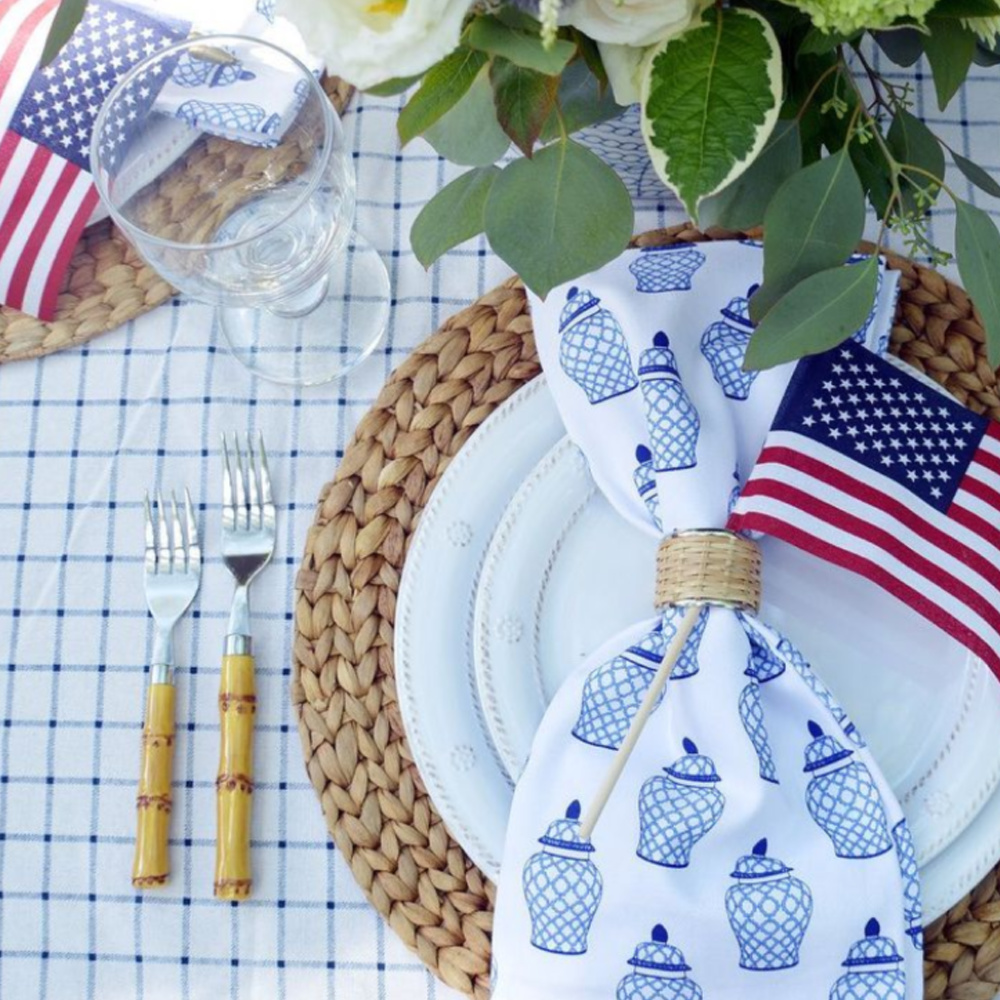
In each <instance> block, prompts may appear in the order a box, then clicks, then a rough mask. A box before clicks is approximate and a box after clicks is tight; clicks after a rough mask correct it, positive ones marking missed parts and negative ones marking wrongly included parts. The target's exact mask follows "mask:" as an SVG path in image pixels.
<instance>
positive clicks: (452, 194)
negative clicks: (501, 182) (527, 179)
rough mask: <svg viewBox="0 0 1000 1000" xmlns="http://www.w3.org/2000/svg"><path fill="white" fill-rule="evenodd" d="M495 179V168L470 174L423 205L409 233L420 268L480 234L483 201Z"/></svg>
mask: <svg viewBox="0 0 1000 1000" xmlns="http://www.w3.org/2000/svg"><path fill="white" fill-rule="evenodd" d="M499 176H500V168H499V167H479V168H478V169H476V170H470V171H469V172H468V173H465V174H462V176H461V177H456V178H455V180H453V181H452V182H451V183H450V184H448V185H446V186H445V187H443V188H441V190H440V191H438V193H437V194H436V195H434V197H433V198H431V200H430V201H429V202H427V204H426V205H424V207H423V208H422V209H421V210H420V214H419V215H418V216H417V217H416V219H414V221H413V226H412V227H411V229H410V245H411V246H412V247H413V252H414V253H415V254H416V255H417V260H419V261H420V263H421V264H423V265H424V267H430V266H431V264H433V263H434V261H436V260H437V259H438V257H440V256H441V254H443V253H446V252H447V251H448V250H450V249H451V248H452V247H457V246H458V244H459V243H464V242H465V241H466V240H471V239H472V237H473V236H478V235H479V233H481V232H482V231H483V228H484V209H485V207H486V199H487V198H488V197H489V193H490V189H491V188H492V187H493V184H494V182H495V181H496V179H497V177H499Z"/></svg>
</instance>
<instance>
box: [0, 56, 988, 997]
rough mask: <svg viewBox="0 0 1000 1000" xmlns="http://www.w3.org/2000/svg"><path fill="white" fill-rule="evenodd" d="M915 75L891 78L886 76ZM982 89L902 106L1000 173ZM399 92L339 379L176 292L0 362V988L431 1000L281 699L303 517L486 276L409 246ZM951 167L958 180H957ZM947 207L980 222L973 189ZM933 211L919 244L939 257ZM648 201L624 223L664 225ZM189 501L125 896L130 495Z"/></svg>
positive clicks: (137, 665) (939, 222)
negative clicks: (248, 584) (223, 769)
mask: <svg viewBox="0 0 1000 1000" xmlns="http://www.w3.org/2000/svg"><path fill="white" fill-rule="evenodd" d="M904 75H906V76H909V74H907V73H904V72H903V71H899V76H900V77H902V76H904ZM998 98H1000V73H997V72H996V71H986V70H980V71H977V72H976V73H975V74H974V76H973V79H972V81H971V82H970V84H969V85H968V86H967V87H966V88H965V89H964V90H963V91H962V92H960V93H959V95H958V96H957V97H956V99H955V101H954V102H953V105H952V107H951V108H950V109H949V110H948V112H947V113H946V114H944V115H942V114H941V113H939V112H938V111H937V106H936V102H935V101H934V97H933V87H932V85H931V84H930V80H929V77H927V76H926V75H921V76H920V77H919V79H918V81H917V87H916V92H915V111H916V113H918V114H921V115H923V116H925V117H926V118H927V120H928V121H929V122H931V123H932V124H933V125H934V126H935V128H936V130H937V131H938V132H939V134H941V135H942V137H943V138H944V140H945V141H946V142H948V143H949V144H950V145H952V146H953V147H954V148H955V149H956V150H957V151H959V152H960V153H962V154H964V155H966V156H969V157H971V158H973V159H974V160H976V162H978V163H981V164H983V165H984V166H985V167H986V168H988V169H989V170H990V171H991V172H992V173H993V174H994V175H995V176H1000V153H998V150H1000V116H998V115H997V112H996V108H997V106H998V104H1000V101H998ZM398 107H399V100H398V99H393V100H376V99H369V98H364V99H362V100H360V101H359V102H358V103H357V104H356V105H355V107H354V108H353V110H352V111H351V112H349V113H348V115H347V117H346V126H347V130H348V134H349V137H350V141H351V142H352V144H353V150H354V160H355V167H356V169H357V173H358V193H359V207H358V224H359V228H360V229H361V231H362V232H363V233H364V235H365V236H367V237H368V239H369V240H371V241H372V243H373V244H374V245H375V246H376V247H377V248H378V250H379V251H380V252H381V253H382V254H383V255H384V257H385V259H386V262H387V264H388V266H389V272H390V276H391V280H392V285H393V290H394V302H393V312H392V321H391V327H390V330H389V334H388V338H387V340H386V341H385V343H384V345H383V346H382V347H381V348H380V349H379V350H378V351H377V352H376V354H375V357H374V358H373V359H371V360H369V362H368V363H367V364H366V365H365V366H363V367H362V369H361V370H359V371H358V372H356V373H355V374H353V375H352V376H351V377H350V378H349V379H348V380H347V381H346V382H343V383H339V384H334V385H331V386H327V387H325V388H320V389H317V390H310V391H305V392H301V393H295V392H292V391H289V390H287V389H285V388H282V387H278V386H274V385H271V384H268V383H265V382H260V381H255V380H253V379H251V378H250V377H249V376H248V375H247V373H246V372H245V371H244V370H243V369H242V368H241V367H240V366H239V365H238V364H237V362H236V361H234V360H233V359H232V358H230V357H229V355H228V354H227V352H226V349H225V347H224V345H223V342H222V337H221V333H220V331H218V330H217V329H216V328H215V326H214V323H213V317H212V311H211V309H210V308H208V307H207V306H204V305H201V304H199V303H195V302H190V301H185V300H175V301H173V302H171V303H169V304H167V305H164V306H163V307H161V308H159V309H157V310H156V311H154V312H153V313H151V314H149V315H146V316H142V317H140V318H139V319H138V320H136V321H133V322H131V323H129V324H128V325H127V326H126V327H123V328H122V329H120V330H118V331H115V332H113V333H111V334H108V335H105V336H102V337H100V338H99V339H97V340H95V341H94V342H93V343H92V344H90V345H89V346H87V347H84V348H83V349H80V350H73V351H68V352H64V353H61V354H57V355H54V356H52V357H49V358H46V359H44V360H42V361H29V362H21V363H17V364H12V365H6V366H3V367H0V720H2V721H0V997H3V998H8V997H9V998H16V1000H27V998H35V997H38V998H62V997H66V996H73V997H74V998H80V1000H95V998H98V997H99V998H101V1000H126V998H129V1000H130V998H136V1000H160V998H170V1000H207V998H212V1000H217V998H221V997H226V998H229V1000H251V998H252V1000H265V998H266V1000H284V998H286V997H287V998H298V997H307V996H309V997H327V996H329V997H333V996H337V997H341V998H350V1000H369V998H371V1000H423V998H438V1000H446V998H448V1000H450V998H452V997H454V996H455V994H453V993H452V992H451V991H450V990H448V989H447V988H445V987H443V986H441V985H440V984H439V983H437V982H436V981H435V980H434V979H433V978H432V977H431V976H430V975H429V974H427V973H426V972H425V971H424V969H423V967H422V966H421V965H420V963H419V962H418V961H417V960H416V958H415V957H414V956H413V955H411V954H410V953H409V952H408V951H407V950H406V949H405V947H404V946H403V945H402V944H401V943H400V942H399V941H398V939H397V938H396V937H395V935H394V934H393V933H392V932H391V931H390V930H388V928H387V927H386V926H385V925H384V924H383V923H382V921H381V920H380V918H379V917H378V916H377V915H376V913H375V911H374V910H373V909H372V908H371V907H369V906H368V904H367V903H366V901H365V900H364V897H363V896H362V894H361V892H360V891H359V889H358V888H357V887H356V885H355V884H354V882H353V880H352V877H351V874H350V872H349V870H348V869H347V867H346V866H345V865H344V864H343V862H342V860H341V858H340V856H339V854H338V853H337V852H336V850H335V849H334V848H333V846H332V844H331V843H330V842H329V840H328V837H327V834H326V829H325V826H324V823H323V818H322V813H321V811H320V808H319V804H318V802H317V801H316V799H315V796H314V793H313V790H312V788H311V786H310V785H309V783H308V781H307V780H306V775H305V771H304V768H303V766H302V761H301V753H300V748H299V740H298V735H297V733H296V731H295V723H294V719H293V717H292V713H291V709H290V707H289V697H288V688H289V682H290V675H291V667H290V649H291V644H292V628H293V623H292V588H293V581H294V577H295V572H296V567H297V564H298V561H299V558H300V554H301V551H302V546H303V543H304V538H305V533H306V529H307V527H308V525H309V523H310V521H311V518H312V514H313V508H314V503H315V500H316V497H317V495H318V493H319V490H320V488H321V487H322V485H323V484H324V482H326V481H327V480H328V479H329V478H330V476H331V474H332V473H333V470H334V468H335V467H336V464H337V462H338V460H339V458H340V455H341V453H342V450H343V448H344V446H345V444H346V442H347V441H348V439H349V436H350V433H351V430H352V429H353V427H354V426H355V424H356V423H357V421H358V420H359V419H360V417H361V416H362V414H363V413H364V412H365V410H366V409H367V407H368V406H369V405H370V403H371V402H372V400H373V399H374V397H375V395H376V393H377V391H378V389H379V387H380V386H381V384H382V382H383V381H384V380H385V378H386V377H387V376H388V374H389V372H390V371H391V370H392V369H393V368H394V367H395V366H396V365H397V364H399V362H400V361H402V359H403V358H404V357H405V356H406V354H407V353H408V352H409V351H410V350H411V349H412V348H413V347H414V346H415V345H416V344H417V343H418V342H419V341H421V340H422V339H423V338H424V337H425V336H427V335H428V334H429V333H430V332H432V331H433V330H434V329H435V328H436V327H437V326H438V325H439V324H440V323H441V322H442V321H443V320H444V319H445V318H446V317H447V316H448V315H449V314H451V313H452V312H455V311H456V310H458V309H460V308H461V307H463V306H464V305H466V304H467V303H468V302H469V301H470V300H472V299H474V298H475V297H477V296H478V295H479V294H481V293H482V292H484V291H486V290H487V289H489V288H491V287H492V286H493V285H495V284H496V283H498V282H499V281H501V280H502V279H504V278H505V277H506V276H507V274H508V270H507V268H506V267H505V265H504V264H503V263H502V262H500V261H499V260H497V259H496V257H494V256H493V255H492V254H491V253H490V252H489V251H488V249H487V247H486V246H485V244H484V243H482V242H474V243H470V244H467V245H465V246H463V247H461V248H459V249H457V250H455V251H453V252H452V253H450V254H449V255H448V256H447V257H446V258H445V259H444V260H443V261H442V262H441V263H440V264H439V265H438V266H436V267H434V268H432V269H431V270H430V272H425V271H424V270H423V268H422V267H421V266H420V264H419V263H418V262H417V261H416V259H415V258H414V256H413V254H412V253H411V252H410V250H409V243H408V232H409V228H410V225H411V223H412V221H413V219H414V217H415V215H416V213H417V212H418V211H419V209H420V207H421V206H422V205H423V203H424V202H425V201H426V199H427V198H428V197H429V195H430V194H431V193H432V192H433V191H434V190H436V189H437V188H438V187H440V186H441V185H442V184H444V183H445V182H446V181H448V180H449V179H451V177H453V176H455V175H456V174H457V172H458V170H457V168H453V167H451V166H449V165H447V164H445V163H443V162H442V161H441V160H439V159H438V158H437V157H436V156H435V155H434V154H433V153H432V151H431V150H430V148H429V147H428V146H426V145H424V144H423V143H422V142H420V141H417V142H414V143H413V144H412V145H411V146H410V147H408V148H407V149H406V151H405V152H403V153H400V152H399V150H398V149H397V143H396V137H395V115H396V113H397V110H398ZM953 173H954V171H953ZM949 181H950V182H951V183H952V184H953V185H954V186H955V187H956V189H957V190H958V191H959V193H961V194H968V195H969V196H970V197H971V198H972V200H973V201H975V202H977V203H979V204H982V205H984V207H989V208H991V209H995V205H992V204H990V203H989V201H988V199H986V198H984V197H982V196H980V195H978V193H975V192H970V191H969V187H968V184H967V183H966V182H965V180H964V179H963V178H962V177H960V176H954V177H949ZM953 214H954V213H953V211H952V209H951V207H950V206H949V205H948V204H947V203H946V202H943V203H942V205H941V207H940V208H939V209H938V210H937V213H936V216H935V222H934V233H933V235H934V238H935V239H937V240H938V241H939V242H941V243H943V244H945V245H950V242H951V240H950V232H951V227H952V220H953ZM682 217H683V216H682V213H681V211H680V209H679V207H678V206H677V204H676V203H675V202H673V201H671V200H669V199H666V198H665V199H664V201H663V202H662V204H660V205H659V206H656V207H653V208H650V209H644V210H643V211H641V212H640V213H639V215H638V218H637V222H636V228H637V230H642V229H648V228H653V227H655V226H662V225H669V224H672V223H675V222H678V221H681V219H682ZM231 429H240V430H245V429H247V430H251V431H254V432H255V431H257V430H261V431H263V432H264V435H265V437H266V439H267V445H268V450H269V453H270V458H271V468H272V474H273V478H274V481H275V487H276V491H277V496H278V498H279V500H280V501H281V502H282V506H281V507H280V513H279V523H278V528H279V531H278V543H277V548H276V552H275V559H274V563H273V564H272V566H270V567H269V568H268V569H267V571H266V573H265V575H264V576H263V577H262V578H261V579H260V581H259V582H258V583H257V585H256V586H255V588H254V594H253V597H254V602H255V605H254V620H255V626H254V630H255V633H256V636H255V642H256V651H257V672H258V684H259V692H258V693H259V709H258V717H257V742H256V758H257V765H256V767H257V777H258V792H257V794H256V795H255V803H254V808H255V814H254V830H253V842H254V846H253V851H254V863H255V887H254V895H253V898H252V899H251V900H250V901H249V902H245V903H241V904H238V905H233V904H223V903H219V902H216V901H215V900H214V899H213V897H212V867H213V860H214V834H215V820H214V809H215V796H214V787H213V786H214V779H215V770H216V758H217V753H218V730H217V717H216V695H217V690H218V681H219V676H218V671H219V662H220V652H221V645H222V637H223V634H224V632H225V628H226V620H227V616H228V610H229V599H230V595H231V581H230V579H229V575H228V574H227V573H226V572H225V570H224V568H223V566H222V564H221V560H220V558H219V546H218V539H219V533H220V509H219V493H220V483H219V458H218V454H217V449H218V442H219V435H220V433H221V432H222V431H224V430H231ZM158 486H159V487H162V488H163V489H164V490H169V489H172V488H178V487H183V486H187V487H188V488H189V489H190V490H191V493H192V496H193V497H194V499H195V501H196V502H197V503H198V505H199V516H200V519H201V528H202V532H203V537H204V540H205V543H204V548H205V553H206V563H205V569H204V576H203V581H202V589H201V592H200V594H199V596H198V598H197V600H196V603H195V606H194V611H193V613H192V614H189V615H188V616H187V617H186V618H185V619H184V620H183V621H182V623H181V625H180V627H179V630H178V632H177V635H176V641H177V655H178V659H179V670H178V741H177V753H176V772H175V799H174V814H173V823H172V834H173V843H172V864H173V877H172V882H171V884H170V887H169V888H168V889H167V890H165V891H162V892H159V893H147V894H144V895H141V896H140V895H137V894H136V893H135V892H133V891H132V889H131V886H130V884H129V875H130V869H131V859H132V846H133V834H134V828H135V826H134V798H135V786H136V780H137V767H138V748H139V732H140V726H141V714H142V705H143V691H144V685H145V680H146V678H145V674H144V665H145V664H146V663H147V662H148V660H149V656H150V654H151V633H150V628H149V622H148V621H147V614H146V608H145V603H144V600H143V595H142V587H141V578H142V577H141V559H142V548H141V547H142V510H141V503H142V497H143V494H144V492H145V491H146V490H147V489H150V488H155V487H158Z"/></svg>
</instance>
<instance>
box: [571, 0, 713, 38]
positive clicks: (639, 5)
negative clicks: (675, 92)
mask: <svg viewBox="0 0 1000 1000" xmlns="http://www.w3.org/2000/svg"><path fill="white" fill-rule="evenodd" d="M704 6H705V3H704V0H573V2H571V3H567V4H566V6H565V8H564V13H563V15H562V17H561V18H560V21H561V22H562V23H563V24H569V25H572V26H573V27H574V28H579V29H580V31H582V32H583V33H584V34H585V35H589V36H590V37H591V38H593V39H594V41H595V42H613V43H615V44H616V45H634V46H637V47H640V48H641V47H642V46H645V45H653V44H654V43H655V42H659V41H662V40H663V39H664V38H667V37H669V36H670V35H676V34H679V33H680V32H682V31H683V30H684V29H685V28H686V27H687V26H688V25H689V24H690V23H691V20H692V18H694V16H695V15H696V14H697V13H698V12H699V11H701V10H702V8H703V7H704Z"/></svg>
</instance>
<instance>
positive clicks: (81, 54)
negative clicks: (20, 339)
mask: <svg viewBox="0 0 1000 1000" xmlns="http://www.w3.org/2000/svg"><path fill="white" fill-rule="evenodd" d="M57 7H58V0H0V124H2V126H3V135H2V138H0V233H2V234H3V242H2V244H0V302H2V303H4V304H5V305H8V306H12V307H14V308H16V309H21V310H23V311H24V312H28V313H31V314H32V315H35V316H39V317H40V318H42V319H52V318H53V316H54V315H55V311H56V303H57V297H58V294H59V290H60V288H61V287H62V282H63V278H64V277H65V273H66V269H67V267H68V266H69V262H70V259H71V257H72V254H73V249H74V247H75V246H76V243H77V241H78V240H79V238H80V234H81V232H82V231H83V228H84V226H85V225H86V224H87V220H88V219H89V218H90V216H91V214H92V213H93V210H94V207H95V205H96V204H97V201H98V196H97V191H96V189H95V187H94V184H93V181H92V179H91V176H90V173H89V169H90V168H89V150H90V136H91V132H92V130H93V126H94V120H95V118H96V117H97V113H98V111H100V108H101V104H102V102H103V101H104V98H105V97H106V96H107V94H108V93H109V91H110V90H111V89H112V87H113V86H114V85H115V82H116V81H117V79H118V78H119V77H120V76H121V75H122V74H123V73H124V72H126V70H128V69H129V68H130V67H132V66H133V65H135V64H136V63H137V62H139V61H140V60H142V59H144V58H146V57H147V56H149V55H151V54H152V53H153V52H155V51H157V50H158V49H160V48H162V47H163V46H164V45H167V44H169V43H171V42H174V41H177V40H178V39H180V38H183V37H184V36H185V35H186V34H187V26H186V25H182V24H180V23H179V22H176V21H168V20H164V19H162V18H158V17H154V16H152V15H151V14H149V13H145V12H143V11H141V10H139V9H137V8H133V7H129V6H125V5H123V4H116V3H111V2H107V0H90V3H88V5H87V11H86V14H85V15H84V18H83V20H82V21H81V23H80V24H79V26H78V27H77V29H76V31H75V32H74V34H73V36H72V38H71V39H70V40H69V42H68V43H67V44H66V46H65V47H64V48H63V50H62V51H61V52H60V54H59V55H58V56H57V58H56V59H55V60H54V61H53V62H52V63H50V64H49V65H48V66H39V59H40V57H41V52H42V48H43V46H44V44H45V38H46V36H47V34H48V30H49V27H50V25H51V23H52V19H53V17H54V16H55V11H56V8H57Z"/></svg>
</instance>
